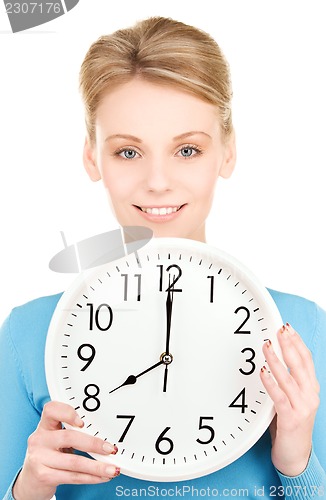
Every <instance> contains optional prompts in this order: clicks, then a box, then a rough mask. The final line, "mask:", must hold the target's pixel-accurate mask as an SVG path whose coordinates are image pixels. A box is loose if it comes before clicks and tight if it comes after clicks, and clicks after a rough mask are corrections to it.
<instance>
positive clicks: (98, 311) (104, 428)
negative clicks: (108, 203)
mask: <svg viewBox="0 0 326 500" xmlns="http://www.w3.org/2000/svg"><path fill="white" fill-rule="evenodd" d="M281 324H282V319H281V316H280V314H279V312H278V310H277V308H276V305H275V303H274V301H273V300H272V298H271V297H270V295H269V293H268V292H267V291H266V289H265V288H264V287H263V286H262V285H260V283H259V282H258V281H257V279H256V278H255V277H254V276H253V275H252V273H251V272H250V271H248V270H247V269H246V268H245V267H244V266H243V265H242V264H240V263H239V262H238V261H236V260H235V259H234V258H232V257H231V256H229V255H227V254H225V253H224V252H221V251H219V250H217V249H215V248H213V247H211V246H209V245H206V244H204V243H199V242H194V241H190V240H185V239H178V238H159V239H154V240H152V241H151V242H150V243H149V244H148V245H146V246H145V247H143V248H142V249H141V250H140V251H139V252H138V253H135V254H131V255H128V256H126V257H125V258H122V259H119V260H117V261H115V262H111V263H108V264H105V265H103V266H100V267H98V268H95V269H92V270H91V271H88V272H86V273H83V274H82V275H80V276H78V278H77V280H76V281H75V282H74V283H73V285H72V286H71V287H70V288H69V290H68V291H67V292H65V293H64V294H63V296H62V298H61V299H60V301H59V303H58V306H57V308H56V310H55V313H54V315H53V319H52V322H51V325H50V328H49V332H48V338H47V344H46V357H45V363H46V376H47V383H48V387H49V391H50V395H51V398H52V399H54V400H59V401H63V402H65V403H68V404H70V405H72V406H73V407H74V408H75V409H76V410H77V412H78V414H79V416H80V417H81V418H82V419H83V420H84V423H85V425H84V428H83V430H82V432H86V433H88V434H90V435H93V436H98V437H100V438H102V439H105V440H108V441H109V442H111V443H115V444H116V445H117V446H118V449H119V451H118V454H117V455H115V456H112V457H110V456H109V457H103V456H95V458H98V459H100V460H106V461H107V462H112V463H114V464H115V465H116V466H120V467H121V472H122V473H124V474H127V475H130V476H133V477H137V478H142V479H147V480H157V481H180V480H185V479H191V478H195V477H199V476H203V475H205V474H208V473H210V472H213V471H215V470H218V469H220V468H222V467H224V466H226V465H227V464H229V463H231V462H232V461H234V460H236V459H237V458H239V457H240V456H241V455H242V454H243V453H245V452H246V451H247V450H248V449H249V448H250V447H251V446H252V445H253V444H254V443H255V442H256V441H257V440H258V439H259V437H260V436H261V435H262V434H263V432H264V431H265V430H266V428H267V427H268V425H269V423H270V421H271V420H272V417H273V415H274V410H273V404H272V401H271V399H270V398H269V396H268V395H267V393H266V391H265V389H264V387H263V385H262V383H261V381H260V376H259V372H260V369H261V367H262V366H263V365H266V361H265V359H264V356H263V354H262V346H263V343H264V342H265V341H266V340H267V339H271V340H272V342H273V344H274V348H275V350H276V352H277V353H278V354H279V355H280V350H279V347H278V343H277V339H276V332H277V329H279V328H280V326H281Z"/></svg>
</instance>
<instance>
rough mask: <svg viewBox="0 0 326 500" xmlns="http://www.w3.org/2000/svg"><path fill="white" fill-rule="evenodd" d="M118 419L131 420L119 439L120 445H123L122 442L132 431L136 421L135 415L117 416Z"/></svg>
mask: <svg viewBox="0 0 326 500" xmlns="http://www.w3.org/2000/svg"><path fill="white" fill-rule="evenodd" d="M117 418H128V419H129V422H128V423H127V425H126V427H125V430H124V431H123V433H122V434H121V436H120V438H119V439H118V443H122V441H123V440H124V438H125V437H126V434H127V432H128V431H129V429H130V426H131V424H132V423H133V421H134V418H135V415H117Z"/></svg>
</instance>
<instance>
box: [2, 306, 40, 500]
mask: <svg viewBox="0 0 326 500" xmlns="http://www.w3.org/2000/svg"><path fill="white" fill-rule="evenodd" d="M11 323H12V314H11V315H10V316H9V317H8V319H7V320H6V321H5V322H4V324H3V325H2V327H1V329H0V380H1V384H0V401H1V406H2V409H3V411H2V412H1V426H0V498H4V499H5V500H9V499H12V494H11V487H12V484H13V483H14V480H15V478H16V476H17V473H18V471H19V470H20V469H21V467H22V465H23V462H24V457H25V453H26V443H27V439H28V436H29V435H30V434H31V433H32V432H33V431H34V430H35V428H36V426H37V424H38V421H39V414H38V412H37V411H36V409H35V407H34V406H33V404H32V399H31V395H30V394H29V392H28V389H27V385H26V377H25V375H24V372H23V369H22V363H21V360H20V357H19V355H18V352H17V350H16V347H15V344H14V342H13V338H12V332H11ZM30 341H31V342H32V341H33V339H30ZM8 488H9V490H8Z"/></svg>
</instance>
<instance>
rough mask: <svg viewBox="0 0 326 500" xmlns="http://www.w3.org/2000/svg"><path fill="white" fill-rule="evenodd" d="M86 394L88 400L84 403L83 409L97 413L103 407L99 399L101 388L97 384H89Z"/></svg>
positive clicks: (85, 390)
mask: <svg viewBox="0 0 326 500" xmlns="http://www.w3.org/2000/svg"><path fill="white" fill-rule="evenodd" d="M84 393H85V394H86V396H87V397H86V398H85V399H84V401H83V407H84V408H85V410H87V411H96V410H98V409H99V407H100V406H101V402H100V400H99V399H98V397H97V396H98V395H99V393H100V388H99V386H98V385H96V384H88V385H86V387H85V389H84Z"/></svg>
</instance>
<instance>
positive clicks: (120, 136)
mask: <svg viewBox="0 0 326 500" xmlns="http://www.w3.org/2000/svg"><path fill="white" fill-rule="evenodd" d="M198 134H202V135H205V136H206V137H208V138H209V139H212V137H211V136H210V135H209V134H207V132H203V131H201V130H191V131H190V132H184V133H183V134H180V135H176V136H175V137H173V141H179V140H180V139H186V138H187V137H191V136H193V135H198ZM112 139H128V140H131V141H133V142H138V143H139V144H141V143H142V142H143V141H142V140H141V139H140V138H139V137H136V136H135V135H131V134H113V135H109V136H108V137H107V138H106V139H105V142H107V141H110V140H112Z"/></svg>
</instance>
